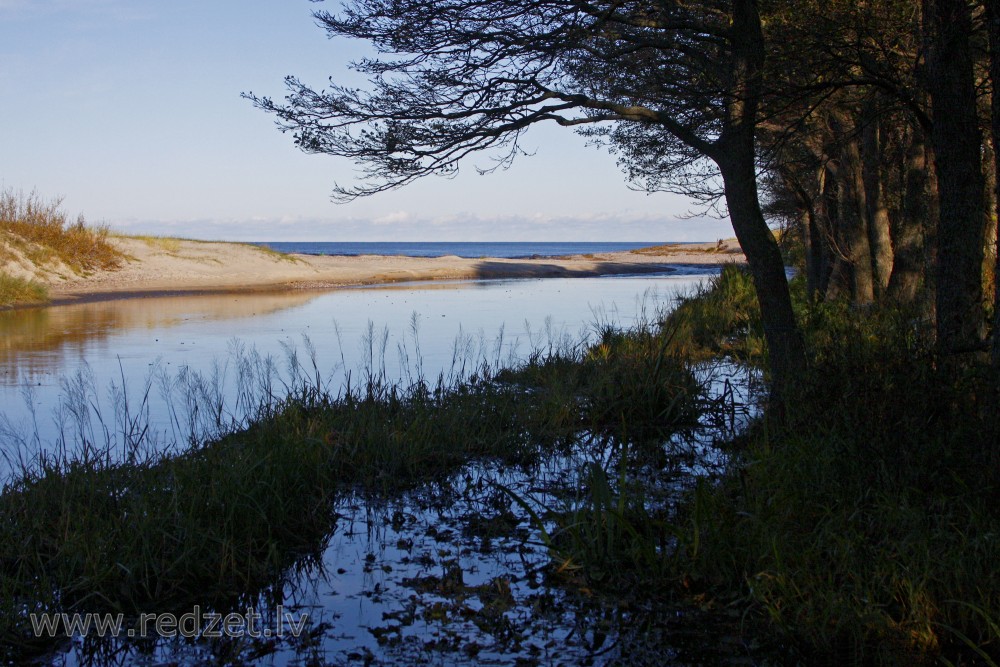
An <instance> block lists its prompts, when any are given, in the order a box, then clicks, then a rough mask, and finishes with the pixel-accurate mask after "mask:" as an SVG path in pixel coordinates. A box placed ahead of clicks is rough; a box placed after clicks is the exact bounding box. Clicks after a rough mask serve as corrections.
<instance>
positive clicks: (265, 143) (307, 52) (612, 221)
mask: <svg viewBox="0 0 1000 667" xmlns="http://www.w3.org/2000/svg"><path fill="white" fill-rule="evenodd" d="M337 6H338V3H337V2H327V3H324V4H322V5H317V4H316V3H314V2H309V0H257V1H255V2H246V1H243V2H237V1H236V0H169V1H164V0H0V190H5V191H11V190H12V191H15V192H19V191H23V192H25V193H28V192H31V191H36V192H37V193H38V194H39V195H40V196H41V197H42V198H44V199H46V200H51V199H54V198H56V197H58V198H61V199H62V202H63V204H62V205H63V209H64V210H65V211H66V212H67V213H69V214H70V216H71V218H73V219H75V218H76V216H77V214H82V215H83V216H84V217H85V218H86V219H87V221H88V222H91V223H99V224H106V225H108V226H110V227H111V228H112V229H114V230H116V231H121V232H125V233H136V234H162V235H174V236H185V237H190V238H200V239H220V240H262V241H652V242H664V241H712V240H715V239H718V238H724V237H729V236H732V228H731V226H730V224H729V222H728V221H727V220H717V219H714V218H712V217H708V216H703V215H698V214H699V210H698V208H697V206H696V205H695V204H694V203H693V202H690V201H688V200H687V199H685V198H683V197H679V196H677V195H670V194H665V193H657V194H652V195H648V194H646V193H642V192H635V191H633V190H630V189H629V188H628V186H627V184H626V182H625V179H624V177H623V175H622V173H621V171H620V170H619V168H618V167H617V166H616V164H615V159H614V157H613V156H611V155H609V154H608V153H607V151H605V150H602V149H599V148H595V147H593V146H588V145H587V144H586V141H585V140H584V138H582V137H580V136H579V135H576V134H574V133H573V132H572V131H570V130H567V129H565V128H559V127H556V126H553V127H536V128H532V129H531V130H530V131H529V132H528V134H527V135H526V137H525V141H524V148H526V149H528V150H529V151H530V152H532V153H533V154H532V155H531V156H528V157H524V158H520V159H518V160H517V161H516V162H515V164H514V165H513V167H511V168H510V169H509V170H507V171H503V172H496V173H493V174H490V175H485V176H481V175H479V174H478V173H477V171H476V169H475V167H476V166H477V165H478V166H489V165H490V159H489V156H488V155H481V156H476V157H475V158H473V159H471V160H469V161H467V162H466V163H463V165H462V168H461V171H460V173H459V175H458V176H457V177H455V178H452V179H445V178H436V177H430V178H426V179H423V180H421V181H418V182H416V183H414V184H411V185H408V186H406V187H405V188H403V189H401V190H396V191H392V192H388V193H382V194H379V195H376V196H374V197H369V198H364V199H359V200H355V201H353V202H351V203H348V204H337V203H334V202H332V201H331V199H330V193H331V191H332V188H333V184H334V183H342V184H347V183H351V182H352V181H353V180H354V178H355V173H356V167H355V166H354V165H352V164H351V162H350V161H348V160H345V159H343V158H335V157H330V156H324V155H319V156H318V155H306V154H303V153H302V152H300V151H299V150H298V149H297V148H295V146H294V144H293V140H292V137H291V135H290V134H282V133H281V132H279V131H278V129H277V128H276V126H275V124H274V119H273V117H271V116H269V115H267V114H265V113H264V112H262V111H260V110H258V109H255V108H254V107H253V106H252V105H251V104H250V102H248V101H247V100H245V99H242V98H241V97H240V94H241V93H243V92H252V93H255V94H258V95H261V96H269V97H272V98H275V99H282V98H283V97H284V95H285V87H284V78H285V76H287V75H295V76H297V77H298V78H300V79H301V80H302V81H304V82H305V83H307V84H309V85H312V86H313V87H317V88H322V87H323V86H324V85H325V84H326V82H327V81H328V80H329V79H331V78H332V79H333V80H334V81H336V82H337V83H342V84H352V85H358V84H360V83H362V82H363V81H362V80H361V79H359V78H358V75H357V74H355V73H353V72H352V71H351V70H350V68H349V63H350V61H351V60H352V59H354V58H357V57H358V56H359V55H361V54H363V53H365V51H364V48H365V47H364V45H363V44H359V43H354V42H350V41H346V40H342V39H336V40H331V39H330V38H328V37H327V35H326V33H325V32H324V31H323V30H321V29H320V28H318V27H317V26H316V25H315V22H314V20H313V18H312V12H313V11H315V10H316V9H319V8H325V9H328V10H330V11H335V10H336V8H337ZM692 215H694V217H692Z"/></svg>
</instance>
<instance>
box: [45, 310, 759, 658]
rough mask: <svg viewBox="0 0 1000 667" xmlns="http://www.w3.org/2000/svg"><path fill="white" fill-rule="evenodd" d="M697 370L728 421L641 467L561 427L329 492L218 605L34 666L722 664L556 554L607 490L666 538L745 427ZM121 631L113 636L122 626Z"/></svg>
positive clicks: (664, 615)
mask: <svg viewBox="0 0 1000 667" xmlns="http://www.w3.org/2000/svg"><path fill="white" fill-rule="evenodd" d="M550 327H551V324H550ZM564 329H565V327H562V330H564ZM369 331H371V326H370V325H369ZM376 338H377V336H376ZM559 340H565V337H564V336H562V334H560V335H559V336H552V335H550V336H549V337H548V341H549V343H550V344H552V345H555V344H557V342H558V341H559ZM371 343H372V341H369V346H370V345H371ZM369 349H370V347H369ZM497 349H499V346H498V347H497ZM481 350H482V346H480V348H478V349H477V350H476V351H475V354H478V353H479V352H481ZM502 356H503V355H501V354H499V353H498V357H497V358H499V357H502ZM384 368H385V366H384V365H383V366H382V369H381V370H379V369H378V368H377V365H376V366H375V367H372V366H369V367H368V372H369V373H370V375H369V377H371V374H374V375H375V376H376V377H377V378H379V381H382V380H385V378H386V371H385V370H384ZM705 372H706V373H711V377H710V379H709V376H708V375H703V379H704V380H705V381H706V382H709V383H714V385H713V389H712V390H711V392H710V393H711V394H712V395H713V396H717V397H718V396H723V395H726V393H727V392H729V393H730V398H729V399H727V400H729V401H730V403H731V404H732V409H730V410H728V414H729V415H730V418H729V424H730V425H729V426H728V427H724V426H720V423H718V422H713V423H711V424H702V425H701V426H700V427H699V428H694V429H693V430H691V429H689V430H686V431H685V432H684V433H678V434H676V435H675V436H673V437H670V438H667V439H664V440H661V441H659V442H658V443H657V444H655V445H653V446H649V445H648V444H647V445H646V446H645V447H644V448H643V451H642V456H638V455H637V454H636V452H637V450H634V449H632V448H631V447H630V446H626V445H623V444H622V441H621V440H616V439H615V438H609V437H608V436H607V435H601V434H597V433H587V432H581V433H575V434H573V436H572V437H569V438H567V439H566V441H565V442H561V443H555V444H553V446H552V447H550V448H549V449H547V450H546V452H547V453H545V454H544V455H541V456H533V457H529V458H528V459H526V460H511V459H507V458H503V457H501V458H500V459H492V458H489V457H487V458H486V459H477V460H474V461H472V462H471V463H468V464H466V465H463V466H460V467H458V468H457V469H453V470H452V471H451V472H448V473H446V474H444V473H442V474H441V475H438V476H436V477H435V478H434V479H432V480H431V481H425V482H422V483H420V484H419V485H417V486H416V487H414V488H410V489H408V490H404V491H400V492H392V493H388V494H379V493H375V494H373V493H371V492H370V491H368V492H360V491H358V492H352V493H338V494H337V495H336V497H335V498H334V499H333V500H332V501H331V503H330V505H329V506H328V507H327V508H326V509H324V512H329V516H330V522H329V525H328V526H327V528H326V529H324V531H325V533H326V534H325V535H324V536H323V537H322V538H321V539H318V541H315V542H313V543H312V546H311V547H308V548H305V549H303V550H302V551H301V553H299V554H298V555H295V556H294V558H293V559H292V561H291V562H290V563H288V564H287V566H285V567H283V568H282V569H281V571H280V572H276V573H275V576H274V577H273V578H271V579H270V580H269V581H267V582H265V583H264V584H263V585H262V586H261V587H258V588H253V589H248V590H244V591H238V592H235V597H234V598H233V600H231V601H230V603H228V604H221V603H219V602H218V601H212V600H208V599H206V600H199V599H197V598H196V599H194V600H193V601H191V604H190V605H189V607H181V608H178V607H176V606H174V607H172V609H171V611H172V612H173V616H174V619H173V620H174V625H172V626H171V625H170V624H169V623H168V624H167V626H165V627H166V629H167V630H168V632H167V633H163V632H160V630H162V629H163V628H159V627H157V628H155V629H156V632H155V633H150V632H148V628H143V629H144V631H145V632H143V633H142V635H143V637H141V638H140V637H139V636H138V635H136V636H135V637H132V638H121V637H119V638H108V637H105V638H103V639H99V638H97V637H95V636H93V635H88V636H87V637H83V636H81V634H80V633H76V634H75V636H73V637H72V638H70V639H68V640H66V641H65V642H64V643H63V644H62V648H61V650H59V651H57V652H56V653H54V654H49V655H48V657H47V658H44V659H43V662H48V663H50V664H95V665H105V664H109V665H110V664H163V663H172V664H204V663H206V662H208V663H214V664H398V665H404V664H414V663H415V662H420V663H427V662H430V663H431V664H509V665H524V664H620V663H628V664H664V661H665V660H668V661H671V662H674V663H676V664H685V663H686V662H688V661H692V662H699V661H702V660H703V658H704V657H705V651H706V647H707V646H708V645H712V646H721V647H723V648H721V649H719V650H720V651H721V652H720V653H719V654H718V656H717V657H718V659H719V661H722V662H724V661H726V660H728V659H729V658H739V657H740V656H743V655H744V654H745V651H746V647H745V646H744V645H743V644H742V643H741V642H740V641H738V640H735V639H733V640H731V641H730V640H729V639H724V638H722V639H720V637H718V636H714V637H710V636H708V635H706V634H704V633H703V632H699V631H697V630H696V629H697V628H699V627H701V626H703V625H704V623H705V620H704V619H703V618H701V616H700V613H699V611H698V610H696V609H691V608H685V607H680V606H678V605H677V604H675V603H670V602H667V601H665V598H663V597H661V596H659V595H657V594H652V595H651V594H649V592H648V591H647V592H645V593H643V594H638V593H636V592H634V591H623V590H621V589H619V590H613V589H611V590H609V589H608V587H607V586H603V587H602V585H601V581H600V580H599V579H600V577H598V578H597V580H595V579H594V577H593V576H590V577H589V578H587V577H583V576H582V575H581V574H580V571H579V569H578V567H577V566H576V564H575V563H573V562H572V560H570V559H568V558H567V557H566V555H565V554H566V553H569V549H567V548H566V545H565V543H563V542H560V540H564V539H568V538H567V537H566V536H567V535H569V534H570V533H571V532H572V531H570V530H568V529H567V526H571V525H573V524H574V519H573V517H574V516H576V517H582V516H587V515H588V513H593V512H594V511H595V508H597V509H600V510H602V511H605V510H608V509H609V508H610V507H611V505H609V502H610V501H612V500H613V501H614V502H613V503H612V504H614V503H617V502H618V499H620V498H621V499H625V500H624V501H623V502H626V503H627V502H629V501H628V500H627V492H626V488H625V487H626V486H628V487H631V486H633V485H634V484H635V483H637V482H639V481H641V482H642V484H643V489H644V491H643V495H642V497H641V500H642V511H643V512H645V514H644V517H645V518H647V519H648V518H653V519H655V521H653V522H651V525H652V523H659V524H663V525H664V526H666V525H667V523H668V520H669V519H670V517H671V512H672V511H673V504H674V503H675V502H676V500H677V498H678V496H679V494H681V493H683V492H684V491H685V490H686V489H689V488H690V486H691V485H692V484H694V483H695V481H696V480H697V479H699V478H701V479H706V478H711V477H712V476H714V475H715V474H717V473H718V471H719V470H720V469H721V467H722V466H724V465H725V458H724V456H722V455H721V454H720V452H718V451H717V450H716V449H714V447H713V439H714V438H716V437H722V436H724V435H725V434H724V433H723V432H722V431H720V430H719V429H720V428H731V429H738V428H741V427H742V424H744V423H745V420H746V418H747V415H746V414H739V415H738V414H737V413H738V412H739V410H740V409H742V408H740V407H738V405H737V404H739V406H743V405H745V404H748V403H749V400H748V399H746V397H743V398H740V399H738V400H737V399H736V398H734V397H732V396H731V391H732V388H733V387H734V386H744V384H743V380H742V379H737V378H738V377H740V378H742V377H745V373H744V372H743V371H741V370H740V369H736V368H730V367H726V368H715V369H713V370H712V371H705ZM299 379H300V380H302V379H306V380H307V379H308V377H307V374H303V375H302V376H301V377H300V378H299ZM178 453H179V454H181V455H183V450H178ZM634 454H635V455H634ZM208 483H211V482H208ZM601 484H603V485H605V486H601ZM599 486H600V488H602V489H605V491H606V496H605V497H602V499H598V496H597V495H596V492H595V489H596V488H597V487H599ZM605 487H606V488H605ZM601 503H603V505H602V504H601ZM574 513H575V514H574ZM612 514H613V513H612ZM647 537H648V536H647ZM584 538H585V539H586V536H584ZM575 539H580V538H579V536H577V537H576V538H575ZM670 540H671V537H670V534H669V531H666V532H663V533H661V534H658V535H655V536H654V539H653V540H652V541H647V542H646V543H645V544H646V546H647V547H648V546H649V545H650V544H653V545H654V546H653V548H654V550H664V551H662V552H661V551H657V554H660V553H666V551H665V550H667V549H669V548H670V547H671V544H670ZM195 610H197V611H198V612H199V613H200V614H205V615H207V614H216V615H222V614H225V615H227V616H228V615H230V614H242V616H241V617H240V618H242V625H240V624H239V623H237V625H235V626H234V627H233V628H230V631H229V632H227V634H226V636H223V637H215V636H213V635H211V634H208V633H206V632H205V627H204V626H201V627H200V628H198V630H199V631H198V632H195V633H193V635H194V636H193V637H182V636H180V635H182V634H184V633H181V632H178V630H179V625H178V624H177V621H180V620H181V619H180V617H182V616H184V615H185V614H192V613H194V612H195ZM166 616H167V614H163V615H162V617H161V618H160V619H156V620H163V618H165V617H166ZM189 619H190V616H189ZM135 620H136V619H135V618H134V617H130V618H128V619H126V627H128V628H129V629H131V630H133V631H134V630H135ZM202 620H204V619H202ZM253 620H256V623H257V624H256V625H254V624H253V623H251V622H249V621H253ZM716 620H717V619H716ZM713 623H715V620H713ZM184 627H188V628H189V627H190V625H188V626H184ZM171 628H172V629H173V632H172V634H171V633H170V632H169V631H170V630H171ZM275 628H277V629H276V630H275ZM727 631H728V629H727ZM678 637H680V639H677V638H678ZM713 655H714V654H713ZM685 656H690V657H685ZM699 656H700V657H699Z"/></svg>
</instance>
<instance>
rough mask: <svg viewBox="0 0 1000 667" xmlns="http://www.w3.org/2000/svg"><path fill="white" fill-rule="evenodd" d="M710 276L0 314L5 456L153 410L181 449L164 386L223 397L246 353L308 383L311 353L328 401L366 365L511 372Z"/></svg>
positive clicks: (457, 285) (112, 304) (433, 371)
mask: <svg viewBox="0 0 1000 667" xmlns="http://www.w3.org/2000/svg"><path fill="white" fill-rule="evenodd" d="M708 272H711V269H707V270H705V269H686V270H685V271H680V272H677V273H673V274H666V275H661V276H637V277H603V278H583V279H580V278H576V279H544V280H497V281H480V282H465V281H463V282H434V283H419V284H417V283H414V284H410V285H393V286H386V287H374V288H357V289H341V290H336V291H330V292H303V291H298V292H283V293H274V294H247V295H214V296H183V297H164V298H150V299H131V300H123V301H108V302H99V303H89V304H80V305H69V306H57V307H50V308H42V309H29V310H20V311H8V312H2V313H0V332H2V336H0V341H2V342H0V405H2V411H0V412H2V418H0V448H2V450H3V453H4V454H6V455H7V456H8V457H10V456H11V455H14V454H17V455H18V456H23V454H24V452H25V451H26V450H27V451H35V450H37V449H45V448H46V447H48V446H51V445H52V444H53V443H55V442H57V441H59V439H60V437H61V436H65V437H66V439H68V440H73V439H79V437H81V436H82V437H83V438H84V439H88V440H90V441H91V442H94V441H98V442H101V441H103V440H104V439H106V435H105V432H106V431H107V432H108V433H110V434H111V435H114V434H116V433H117V434H118V437H119V439H120V438H121V437H123V434H122V431H123V428H122V423H121V422H122V421H123V420H124V419H125V416H126V415H125V412H126V410H127V412H128V413H129V416H130V417H132V418H134V417H135V415H136V414H137V413H138V412H139V411H140V410H141V411H144V412H146V413H148V414H146V417H148V421H149V422H150V425H151V426H152V429H153V431H154V432H155V433H158V434H159V436H158V439H160V440H163V441H170V440H181V441H186V440H188V439H189V437H190V436H191V435H192V433H191V432H190V430H191V428H190V420H185V418H184V417H183V415H181V416H180V418H178V416H177V414H176V410H177V406H176V405H175V406H173V410H174V412H171V408H170V406H169V405H168V401H167V400H165V398H166V396H167V395H169V394H171V392H184V391H186V390H185V388H184V387H183V386H179V385H176V386H173V388H171V387H170V386H168V385H169V384H170V383H169V382H168V380H170V379H171V378H172V379H173V380H176V378H177V377H178V375H184V376H185V377H187V378H188V379H190V378H191V377H192V376H202V377H203V378H207V379H206V380H205V382H206V383H207V382H209V381H210V380H211V377H210V376H213V375H214V376H215V378H216V379H217V380H220V381H221V382H222V384H224V385H226V389H225V392H228V396H229V398H230V399H231V398H232V395H233V392H234V391H235V388H234V386H233V383H234V382H235V381H236V379H237V374H238V361H239V357H245V356H247V355H248V354H250V355H257V356H259V357H261V358H270V359H271V360H273V362H274V365H275V366H276V367H277V368H278V369H279V370H282V372H284V377H285V378H286V379H287V378H288V373H287V372H286V369H287V366H288V359H289V356H290V354H295V355H297V359H298V361H299V363H300V364H301V365H303V366H305V367H306V369H307V371H308V373H309V374H310V376H312V375H315V371H314V370H313V365H312V361H311V359H310V358H309V356H310V353H309V349H310V348H312V349H314V350H315V360H316V369H317V370H318V373H319V374H320V376H321V377H322V379H323V382H324V383H325V384H326V386H328V387H329V388H331V389H333V390H334V391H336V390H337V389H339V388H340V387H341V386H342V385H343V383H344V381H345V380H346V379H347V378H348V375H350V378H351V379H352V381H354V382H357V380H358V378H359V377H362V376H363V374H364V373H365V372H367V371H366V367H368V368H372V367H373V368H374V369H375V370H376V371H380V372H381V371H383V370H384V372H385V374H386V376H387V377H388V378H389V379H390V380H396V379H398V380H402V381H407V380H412V379H414V377H415V376H416V375H417V374H418V373H419V374H422V375H423V376H425V377H427V378H429V379H430V380H432V381H433V380H434V379H436V378H437V376H438V374H439V373H441V372H448V371H449V370H451V369H452V367H453V366H454V365H455V363H456V361H455V360H456V359H458V362H459V363H461V362H463V361H464V362H466V363H467V364H474V363H475V362H477V361H479V360H480V359H481V358H482V357H483V356H489V357H490V359H491V360H493V361H496V360H500V361H506V360H508V359H513V358H518V357H519V356H523V355H525V354H527V353H528V352H529V351H530V350H531V349H532V348H533V347H537V346H541V345H548V344H550V343H551V342H553V341H557V340H563V339H567V338H569V339H573V340H579V339H580V338H581V337H582V336H584V335H586V334H587V332H588V330H591V329H592V328H593V326H594V325H595V323H600V322H613V323H617V324H620V325H622V326H626V327H627V326H631V325H632V324H634V323H635V322H636V319H637V318H638V317H640V316H642V314H643V313H644V312H645V313H647V314H652V312H653V311H654V310H655V308H657V307H663V306H668V305H669V304H670V302H671V300H672V299H673V298H674V297H675V295H676V294H677V293H687V292H690V291H691V290H693V289H694V287H695V285H697V284H698V283H699V282H700V281H702V280H703V279H704V277H705V275H708ZM122 387H124V392H123V391H122ZM124 398H127V399H128V402H127V403H126V402H125V401H124V400H123V399H124ZM144 398H146V399H147V400H145V401H144V400H143V399H144ZM173 398H175V399H176V398H177V397H176V396H175V397H173ZM181 398H182V399H185V398H187V396H182V397H181ZM81 399H83V402H84V404H85V405H89V406H91V408H98V409H99V410H100V414H99V415H89V416H88V415H83V416H84V417H87V418H88V419H89V420H90V421H87V420H83V421H81V415H80V410H79V409H78V407H76V406H74V405H73V403H74V402H79V401H80V400H81ZM182 402H183V401H182ZM237 408H238V406H233V405H230V406H229V408H228V409H230V410H234V411H235V410H237ZM90 412H94V413H96V410H93V409H92V410H90ZM233 414H234V416H236V417H239V416H240V415H239V414H235V412H234V413H233ZM178 422H180V423H178ZM185 424H187V426H185V427H184V428H181V427H182V426H183V425H185ZM88 430H93V432H88ZM193 435H198V434H197V433H196V434H193ZM19 440H24V441H27V442H18V441H19ZM25 445H30V447H26V446H25ZM0 466H2V462H0Z"/></svg>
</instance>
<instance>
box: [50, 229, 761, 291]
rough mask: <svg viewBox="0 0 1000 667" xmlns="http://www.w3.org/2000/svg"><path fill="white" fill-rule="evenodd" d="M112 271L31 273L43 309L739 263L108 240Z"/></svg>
mask: <svg viewBox="0 0 1000 667" xmlns="http://www.w3.org/2000/svg"><path fill="white" fill-rule="evenodd" d="M110 241H111V243H113V244H114V245H115V246H116V247H117V248H118V249H119V250H120V251H121V252H122V254H123V255H124V256H125V258H126V259H125V262H124V263H123V265H122V266H121V267H120V268H117V269H110V270H97V271H92V272H90V273H88V274H86V275H82V276H81V275H77V274H73V273H69V272H60V273H48V274H42V275H38V276H35V279H36V280H40V281H41V282H43V283H45V284H46V285H47V286H48V289H49V295H50V301H49V303H50V304H64V303H79V302H83V301H96V300H108V299H121V298H130V297H142V296H158V295H167V294H170V295H176V294H185V293H199V292H246V291H258V290H259V291H263V290H273V289H319V288H333V287H342V286H355V285H372V284H384V283H395V282H411V281H427V280H463V279H495V278H549V277H564V278H565V277H590V276H600V275H615V274H642V273H655V272H662V271H669V270H670V269H671V265H678V264H680V265H685V264H694V265H721V264H727V263H732V262H743V261H744V257H743V254H742V253H741V252H740V250H739V247H738V246H737V245H736V243H735V241H728V242H727V241H723V242H721V243H720V242H713V243H704V244H685V245H669V246H657V247H655V248H644V249H641V250H637V251H628V252H609V253H596V254H588V255H576V256H570V257H558V258H539V259H534V258H532V259H504V258H489V257H482V258H462V257H456V256H446V257H399V256H379V255H360V256H317V255H301V254H287V255H286V254H280V253H275V252H273V251H270V250H268V249H265V248H260V247H257V246H253V245H248V244H243V243H227V242H205V241H192V240H182V239H172V238H157V237H143V238H132V237H113V238H111V239H110Z"/></svg>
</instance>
